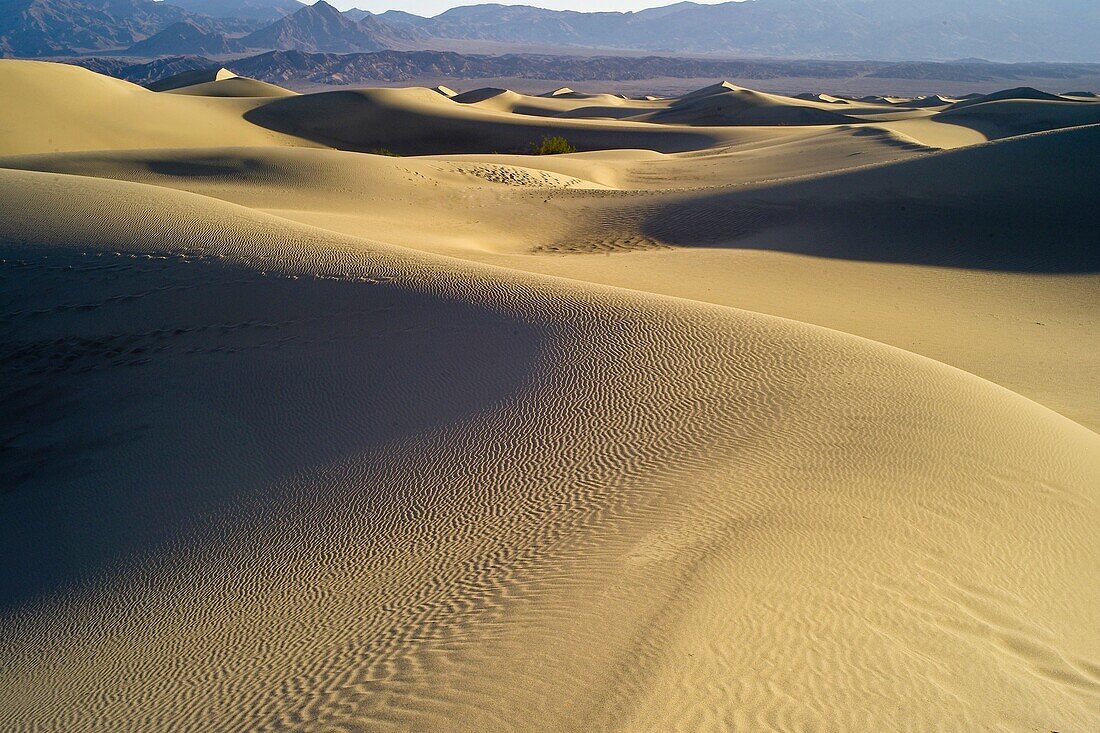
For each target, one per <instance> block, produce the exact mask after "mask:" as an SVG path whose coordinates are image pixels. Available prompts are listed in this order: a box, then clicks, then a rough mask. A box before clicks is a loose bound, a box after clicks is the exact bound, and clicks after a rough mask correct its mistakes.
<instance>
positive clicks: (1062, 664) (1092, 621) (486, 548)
mask: <svg viewBox="0 0 1100 733" xmlns="http://www.w3.org/2000/svg"><path fill="white" fill-rule="evenodd" d="M0 201H5V202H8V203H7V204H6V205H5V210H4V211H2V212H0V213H2V214H3V216H2V217H0V222H2V223H0V242H3V252H2V253H0V257H2V259H3V263H2V267H0V272H2V277H3V278H4V279H3V285H4V287H3V288H2V292H3V293H4V296H3V300H2V302H0V320H2V322H3V323H5V324H13V325H12V327H11V328H6V329H5V331H3V332H0V358H2V365H3V369H4V377H5V381H4V384H5V385H6V386H5V387H4V397H5V399H4V405H5V407H4V409H5V411H6V414H5V419H4V421H3V425H5V433H4V434H3V436H2V438H3V443H2V446H3V449H4V453H3V455H4V456H5V459H4V460H5V464H6V465H14V466H15V467H16V468H17V469H18V470H17V472H16V475H17V481H16V483H15V484H14V485H13V486H12V487H11V488H10V489H9V490H8V491H7V492H6V493H5V494H4V495H3V496H2V497H0V498H2V501H3V504H2V512H0V518H2V522H3V524H2V525H0V530H2V531H0V536H2V537H3V540H2V541H3V542H4V546H3V553H2V554H0V556H2V557H3V558H4V563H5V564H4V568H3V570H4V577H5V578H10V581H8V582H10V585H9V587H8V589H7V590H6V592H5V597H6V598H9V599H11V600H10V602H9V603H7V604H6V606H5V608H4V616H3V622H2V626H0V655H2V657H3V659H4V660H5V673H4V675H3V676H2V678H0V728H3V729H5V730H8V729H10V730H56V731H83V730H87V731H93V730H94V731H98V730H119V731H122V730H133V731H150V730H177V731H178V730H184V731H209V730H219V731H520V730H530V731H550V730H554V731H571V730H572V731H675V730H682V731H701V730H715V731H718V730H811V729H815V730H851V731H855V730H870V729H876V730H898V731H901V730H912V731H930V730H986V729H1005V730H1027V729H1040V728H1041V729H1048V730H1082V731H1083V730H1088V729H1091V728H1095V727H1096V726H1097V725H1100V716H1098V713H1097V711H1098V710H1100V649H1098V647H1097V645H1096V638H1095V628H1097V622H1098V621H1100V619H1098V618H1097V614H1098V613H1100V611H1098V609H1097V604H1096V603H1095V600H1096V599H1095V592H1094V590H1093V589H1091V588H1088V587H1083V586H1082V585H1081V584H1080V583H1075V582H1074V581H1075V579H1079V578H1082V577H1089V576H1088V573H1089V572H1090V571H1089V570H1088V568H1089V567H1090V565H1091V563H1093V562H1094V558H1095V557H1097V556H1098V551H1100V544H1098V543H1100V540H1098V539H1097V533H1096V532H1095V527H1096V525H1097V520H1100V508H1098V507H1100V503H1098V501H1097V499H1098V497H1097V493H1096V491H1097V486H1096V481H1095V479H1096V477H1097V476H1098V475H1100V437H1098V436H1096V435H1095V434H1093V433H1091V432H1089V431H1087V430H1085V429H1083V428H1080V427H1079V426H1077V425H1075V424H1073V423H1071V422H1070V421H1068V420H1065V419H1063V418H1061V417H1059V416H1057V415H1055V414H1054V413H1051V412H1049V411H1047V410H1045V409H1044V408H1041V407H1039V406H1038V405H1035V404H1034V403H1031V402H1028V401H1027V400H1024V399H1022V398H1020V397H1018V396H1016V395H1013V394H1012V393H1009V392H1007V391H1005V390H1002V389H1000V388H997V387H995V386H993V385H991V384H989V383H986V382H983V381H981V380H979V379H977V378H974V377H971V376H970V375H967V374H964V373H962V372H958V371H956V370H953V369H950V368H948V367H945V366H943V365H940V364H937V363H935V362H931V361H928V360H925V359H922V358H919V357H916V356H914V355H911V354H907V353H904V352H901V351H898V350H894V349H891V348H888V347H884V346H881V345H879V344H874V343H871V342H867V341H863V340H860V339H856V338H853V337H848V336H845V335H843V334H838V333H834V332H828V331H825V330H823V329H818V328H813V327H810V326H805V325H803V324H799V323H795V322H791V321H784V320H781V319H776V318H770V317H764V316H756V315H753V314H748V313H744V312H739V311H734V310H731V309H726V308H720V307H712V306H704V305H701V304H695V303H689V302H687V301H679V300H673V299H665V298H660V297H656V296H643V295H640V294H636V293H632V292H628V291H622V290H615V289H611V288H603V287H597V286H582V285H578V284H575V283H570V282H566V281H562V280H557V279H551V278H539V277H535V276H528V275H520V274H517V273H513V272H507V271H503V270H498V269H493V268H488V267H478V266H473V265H468V264H464V263H459V262H456V261H453V260H447V259H444V258H436V257H430V256H427V255H419V254H416V255H414V254H412V253H410V252H407V251H403V250H398V249H396V248H391V247H387V246H386V245H383V244H378V243H372V242H368V241H366V240H360V239H353V238H350V237H341V236H338V235H334V234H332V233H329V232H324V231H322V230H318V229H311V228H309V227H306V226H301V225H295V224H292V223H290V222H288V221H286V220H282V219H277V218H274V217H269V216H265V215H262V214H259V213H256V212H253V211H250V210H248V209H245V208H243V207H238V206H232V205H229V204H224V203H222V202H217V201H214V200H212V199H206V198H204V197H200V196H195V195H192V194H185V193H179V192H169V191H165V190H162V189H155V188H153V187H148V186H141V185H137V184H128V183H121V182H109V181H101V180H93V179H81V178H76V177H70V176H56V175H46V174H34V173H15V172H4V173H3V175H2V176H0ZM119 201H125V202H126V206H125V207H123V206H119V205H118V204H117V202H119ZM152 210H155V211H157V212H158V216H157V217H156V218H155V219H153V218H150V217H147V216H145V215H144V213H145V212H148V211H152ZM45 212H51V214H52V215H51V216H47V215H46V213H45ZM44 222H45V223H44ZM139 349H140V351H138V352H137V353H135V350H139ZM132 357H138V358H132ZM46 376H48V377H49V378H48V379H46V378H45V377H46ZM57 538H61V539H59V540H58V539H57ZM55 540H56V542H59V543H60V544H56V543H55ZM27 558H30V559H33V562H30V563H28V562H24V560H25V559H27Z"/></svg>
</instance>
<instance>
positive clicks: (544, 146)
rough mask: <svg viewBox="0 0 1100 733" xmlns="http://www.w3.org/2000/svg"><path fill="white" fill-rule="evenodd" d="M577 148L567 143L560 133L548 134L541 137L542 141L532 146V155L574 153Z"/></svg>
mask: <svg viewBox="0 0 1100 733" xmlns="http://www.w3.org/2000/svg"><path fill="white" fill-rule="evenodd" d="M575 152H577V149H576V148H575V147H573V146H572V145H570V144H569V141H568V140H566V139H565V138H564V137H562V136H561V135H554V136H553V137H550V136H549V135H548V136H546V137H544V138H543V139H542V142H541V143H539V144H538V145H535V146H534V150H532V155H560V154H562V153H575Z"/></svg>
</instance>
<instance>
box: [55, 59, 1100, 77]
mask: <svg viewBox="0 0 1100 733" xmlns="http://www.w3.org/2000/svg"><path fill="white" fill-rule="evenodd" d="M75 63H78V64H79V65H81V66H84V67H86V68H89V69H92V70H93V71H97V72H99V73H102V74H107V75H110V76H115V77H118V78H120V79H126V80H128V81H133V82H136V83H139V84H148V83H150V82H155V81H157V80H159V79H162V78H165V77H168V76H171V75H173V74H178V73H181V72H184V71H192V70H199V69H216V68H219V67H221V66H224V67H226V68H228V69H229V70H231V71H233V72H234V73H236V74H240V75H241V76H246V77H250V78H253V79H259V80H261V81H266V82H271V83H274V84H279V83H285V82H292V81H293V82H300V83H310V84H370V83H371V82H379V81H384V82H411V81H413V80H416V79H423V78H425V77H435V78H440V77H450V78H456V79H497V78H507V77H514V78H527V79H547V80H552V79H553V80H558V79H563V78H565V79H573V80H576V81H609V82H614V81H628V80H641V79H658V78H680V79H700V78H741V79H758V80H766V79H775V78H781V77H804V78H817V79H826V78H832V79H844V78H851V77H865V78H882V79H920V80H924V79H940V80H955V81H994V80H995V81H998V82H1001V81H1005V82H1013V81H1017V82H1018V80H1020V79H1026V78H1045V79H1049V80H1050V81H1051V84H1055V83H1057V84H1058V86H1064V85H1065V84H1066V83H1072V82H1070V81H1069V80H1071V79H1077V78H1079V77H1082V76H1089V77H1091V78H1096V77H1097V76H1100V64H1051V63H1032V64H996V63H991V62H988V61H969V62H966V63H938V62H921V63H914V62H906V63H900V62H884V61H784V60H774V59H742V60H736V61H735V60H720V59H701V58H682V57H681V58H675V57H665V56H645V57H640V58H639V57H623V56H600V57H596V58H588V57H584V56H551V55H545V54H506V55H503V56H489V55H481V54H460V53H454V52H451V51H377V52H373V53H352V54H328V53H303V52H301V51H269V52H267V53H262V54H257V55H255V56H248V57H245V58H239V59H235V60H232V61H226V62H218V61H215V60H212V59H209V58H203V57H200V56H178V57H174V58H163V59H157V60H155V61H150V62H147V63H137V64H135V63H133V62H132V61H128V60H126V59H121V58H86V59H80V60H79V61H77V62H75ZM1017 85H1018V83H1017Z"/></svg>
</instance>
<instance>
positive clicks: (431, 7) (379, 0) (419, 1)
mask: <svg viewBox="0 0 1100 733" xmlns="http://www.w3.org/2000/svg"><path fill="white" fill-rule="evenodd" d="M305 1H306V2H309V0H305ZM489 1H490V0H466V1H465V2H456V1H455V0H328V2H329V3H331V4H332V5H335V6H336V7H338V8H340V9H341V10H347V9H348V8H362V9H363V10H370V11H371V12H374V13H380V12H382V11H384V10H404V11H406V12H409V13H416V14H417V15H428V16H430V15H438V14H439V13H442V12H443V11H444V10H446V9H447V8H453V7H457V6H459V5H479V4H481V3H482V2H489ZM497 1H498V2H500V3H501V4H502V5H534V6H535V7H538V8H552V9H554V10H583V11H585V12H588V13H593V12H596V11H599V10H618V11H625V10H641V9H642V8H656V7H659V6H661V5H672V4H673V3H674V2H677V0H529V2H507V1H505V0H497ZM724 1H725V0H695V2H698V3H700V4H705V5H713V4H715V3H717V2H724Z"/></svg>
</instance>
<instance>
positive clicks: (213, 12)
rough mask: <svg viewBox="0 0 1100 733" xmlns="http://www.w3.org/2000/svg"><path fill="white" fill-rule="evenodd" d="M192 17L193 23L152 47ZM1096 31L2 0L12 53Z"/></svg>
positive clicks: (769, 8)
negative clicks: (427, 15) (425, 14)
mask: <svg viewBox="0 0 1100 733" xmlns="http://www.w3.org/2000/svg"><path fill="white" fill-rule="evenodd" d="M185 21H187V22H189V23H191V24H192V25H193V26H194V27H182V26H180V27H176V28H174V29H173V30H172V31H171V32H170V33H169V34H168V35H166V36H164V37H162V38H158V39H157V40H156V41H155V42H150V43H142V42H143V41H145V40H146V39H148V38H150V37H151V36H155V35H157V34H159V33H163V32H164V31H166V30H167V29H168V27H169V26H171V25H173V24H175V23H181V22H185ZM195 28H198V29H200V30H201V31H202V32H201V33H199V32H196V31H195ZM219 33H220V34H222V35H224V36H225V38H224V39H218V38H217V37H216V36H215V35H212V34H219ZM242 36H243V37H242ZM1098 36H1100V2H1095V0H1043V1H1042V2H1040V1H1039V0H967V2H958V0H745V1H744V2H726V3H719V4H714V5H700V4H697V3H693V2H680V3H676V4H673V5H668V6H664V7H659V8H651V9H648V10H642V11H638V12H633V13H613V12H597V13H586V12H576V11H555V10H545V9H541V8H535V7H530V6H522V5H496V4H490V5H470V6H464V7H458V8H453V9H451V10H448V11H446V12H444V13H441V14H440V15H437V16H435V17H433V18H425V17H420V16H417V15H413V14H411V13H408V12H404V11H401V10H390V11H387V12H385V13H381V14H378V15H375V14H372V13H369V12H367V11H363V10H354V11H349V12H347V13H341V12H339V11H338V10H336V9H335V8H333V7H332V6H331V5H328V4H327V3H325V2H324V0H322V1H321V2H320V3H318V4H315V5H311V6H307V5H303V4H301V3H299V2H297V0H164V2H151V1H150V0H0V54H3V55H8V56H26V57H35V56H50V55H74V54H79V53H88V52H95V51H102V50H123V49H125V52H126V53H129V54H133V55H139V54H141V55H156V54H160V53H181V54H205V53H211V52H212V51H211V50H210V49H216V48H219V47H222V48H226V49H234V48H247V49H255V50H267V49H275V50H299V51H311V52H312V51H317V52H341V53H342V52H364V51H374V50H381V49H412V48H420V49H430V48H433V47H435V48H440V47H441V46H442V47H446V45H445V42H446V41H455V40H458V41H463V42H477V41H483V42H492V43H494V44H511V45H512V46H514V47H516V48H517V49H519V48H522V47H523V46H525V45H527V46H530V45H538V46H540V47H551V48H553V47H557V48H562V49H563V50H564V49H584V48H589V49H592V48H599V49H605V50H606V49H615V48H622V49H631V50H642V51H648V52H653V53H660V54H684V53H690V54H721V55H726V56H733V57H742V58H743V57H771V58H810V59H860V58H873V59H883V60H890V61H894V60H897V61H905V60H918V61H920V60H947V59H955V58H968V57H982V58H989V59H994V60H998V61H1033V60H1047V61H1063V62H1089V61H1100V44H1098V43H1096V38H1097V37H1098ZM437 44H438V45H437ZM233 52H234V51H225V52H223V53H227V54H228V53H233Z"/></svg>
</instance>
